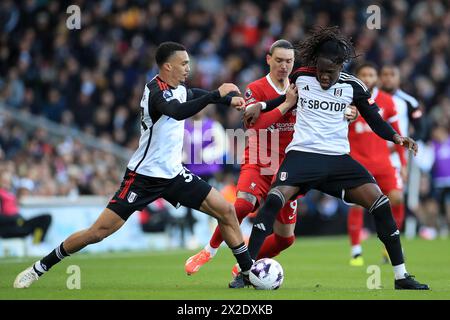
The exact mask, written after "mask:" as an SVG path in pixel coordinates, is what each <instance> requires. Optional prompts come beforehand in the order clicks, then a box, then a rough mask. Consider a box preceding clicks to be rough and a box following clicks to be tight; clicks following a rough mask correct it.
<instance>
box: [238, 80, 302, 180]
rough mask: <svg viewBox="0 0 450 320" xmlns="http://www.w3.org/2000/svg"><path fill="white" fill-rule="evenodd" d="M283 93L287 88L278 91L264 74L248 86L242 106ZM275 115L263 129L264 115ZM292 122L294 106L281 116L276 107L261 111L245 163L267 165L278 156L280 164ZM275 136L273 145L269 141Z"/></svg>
mask: <svg viewBox="0 0 450 320" xmlns="http://www.w3.org/2000/svg"><path fill="white" fill-rule="evenodd" d="M285 92H286V90H285V91H280V90H278V88H277V87H276V86H275V85H274V84H273V82H272V80H271V79H270V77H269V75H267V76H265V77H263V78H260V79H258V80H256V81H253V82H252V83H250V84H249V85H248V87H247V88H246V90H245V94H244V98H245V105H246V106H248V105H250V104H253V103H256V102H258V101H267V100H272V99H275V98H278V97H279V96H280V95H281V94H285ZM277 115H278V117H277ZM274 116H275V118H276V119H277V118H278V119H277V120H276V121H275V122H274V123H273V124H272V125H270V126H269V127H268V128H265V129H264V128H263V127H264V126H263V127H261V123H264V122H267V120H268V119H267V118H271V117H272V118H273V117H274ZM294 124H295V109H292V110H289V111H288V112H287V113H285V114H284V115H281V112H280V111H279V110H278V109H275V110H272V111H270V112H267V113H261V115H260V116H259V118H258V120H257V121H256V123H255V125H254V128H260V129H259V130H253V132H250V133H249V135H248V136H249V138H248V143H247V145H246V147H245V153H244V165H249V164H256V165H258V166H260V167H265V168H267V167H270V165H271V159H277V158H278V161H279V164H281V162H282V161H283V159H284V156H285V150H286V147H287V145H288V144H289V143H290V142H291V140H292V135H293V133H294ZM248 130H251V129H248ZM247 132H249V131H247ZM276 136H278V143H276V141H275V140H274V141H273V145H272V140H273V139H275V137H276ZM277 169H278V168H277ZM275 173H276V171H275V172H274V174H275Z"/></svg>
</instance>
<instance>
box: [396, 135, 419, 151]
mask: <svg viewBox="0 0 450 320" xmlns="http://www.w3.org/2000/svg"><path fill="white" fill-rule="evenodd" d="M393 140H394V143H395V144H399V145H401V146H404V147H405V148H408V150H410V151H412V152H414V155H417V151H419V146H418V145H417V143H416V142H415V141H414V140H413V139H411V138H409V137H402V136H401V135H399V134H398V133H396V134H394V137H393Z"/></svg>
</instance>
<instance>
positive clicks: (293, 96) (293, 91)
mask: <svg viewBox="0 0 450 320" xmlns="http://www.w3.org/2000/svg"><path fill="white" fill-rule="evenodd" d="M297 100H298V92H297V86H296V85H295V84H294V83H292V84H291V85H290V86H289V88H288V90H287V92H286V101H285V102H286V103H287V104H288V105H289V107H293V106H295V105H296V104H297Z"/></svg>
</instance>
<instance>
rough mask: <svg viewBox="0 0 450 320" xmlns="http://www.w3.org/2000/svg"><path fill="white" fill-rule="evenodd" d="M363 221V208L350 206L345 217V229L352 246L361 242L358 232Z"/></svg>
mask: <svg viewBox="0 0 450 320" xmlns="http://www.w3.org/2000/svg"><path fill="white" fill-rule="evenodd" d="M363 223H364V216H363V210H362V208H361V207H350V209H349V210H348V217H347V230H348V235H349V236H350V242H351V244H352V246H356V245H358V244H360V243H361V239H360V234H361V229H362V227H363Z"/></svg>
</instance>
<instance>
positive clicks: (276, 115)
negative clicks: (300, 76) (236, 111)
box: [243, 84, 298, 129]
mask: <svg viewBox="0 0 450 320" xmlns="http://www.w3.org/2000/svg"><path fill="white" fill-rule="evenodd" d="M297 100H298V93H297V87H296V86H295V85H294V84H291V85H290V87H289V89H288V91H287V92H286V95H282V96H280V97H279V98H276V99H272V100H269V101H262V102H257V103H254V104H252V105H249V106H247V108H246V109H245V112H244V117H243V121H244V124H245V126H246V127H247V128H253V129H265V128H268V127H269V126H270V125H272V124H273V123H275V122H277V121H278V120H279V119H280V118H281V117H282V116H283V115H284V114H286V112H288V110H289V109H291V108H292V107H293V106H295V105H296V104H297ZM279 101H282V102H281V103H279V104H278V105H275V103H277V102H279ZM265 104H267V106H269V108H267V107H266V108H263V106H264V105H265ZM274 106H276V108H275V107H274ZM263 109H264V110H263ZM269 109H270V110H271V111H267V110H269ZM261 111H262V112H266V114H264V116H261V117H260V114H261Z"/></svg>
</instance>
